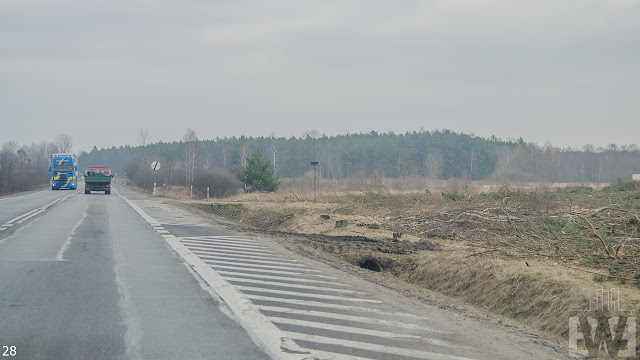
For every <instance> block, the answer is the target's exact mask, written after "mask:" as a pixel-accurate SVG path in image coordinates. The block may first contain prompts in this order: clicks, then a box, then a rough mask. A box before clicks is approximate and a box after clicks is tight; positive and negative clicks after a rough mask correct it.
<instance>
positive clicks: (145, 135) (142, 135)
mask: <svg viewBox="0 0 640 360" xmlns="http://www.w3.org/2000/svg"><path fill="white" fill-rule="evenodd" d="M138 141H139V142H140V145H142V161H141V163H140V169H142V188H143V189H145V190H146V189H147V172H148V169H149V168H148V167H149V164H147V152H148V151H147V144H148V142H149V129H147V128H141V129H140V132H139V133H138Z"/></svg>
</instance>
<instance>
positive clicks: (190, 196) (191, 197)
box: [189, 185, 193, 199]
mask: <svg viewBox="0 0 640 360" xmlns="http://www.w3.org/2000/svg"><path fill="white" fill-rule="evenodd" d="M189 199H193V185H191V192H190V193H189Z"/></svg>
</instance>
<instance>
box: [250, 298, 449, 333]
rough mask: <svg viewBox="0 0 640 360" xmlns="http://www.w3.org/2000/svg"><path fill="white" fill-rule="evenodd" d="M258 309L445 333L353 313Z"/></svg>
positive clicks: (267, 306)
mask: <svg viewBox="0 0 640 360" xmlns="http://www.w3.org/2000/svg"><path fill="white" fill-rule="evenodd" d="M258 309H260V310H262V311H269V312H275V313H281V314H290V315H302V316H313V317H321V318H326V319H336V320H345V321H352V322H361V323H367V324H376V325H382V326H390V327H396V328H401V329H409V330H419V331H428V332H436V333H446V332H445V331H441V330H436V329H431V328H427V327H425V326H422V325H419V324H410V323H406V322H397V321H390V320H384V319H380V318H377V317H364V316H354V315H345V314H338V313H332V312H323V311H314V310H300V309H292V308H286V307H279V306H269V305H258Z"/></svg>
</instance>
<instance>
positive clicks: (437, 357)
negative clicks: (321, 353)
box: [286, 331, 472, 360]
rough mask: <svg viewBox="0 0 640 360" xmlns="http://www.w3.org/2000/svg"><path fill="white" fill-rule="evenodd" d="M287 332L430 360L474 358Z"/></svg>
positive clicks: (303, 338) (299, 337)
mask: <svg viewBox="0 0 640 360" xmlns="http://www.w3.org/2000/svg"><path fill="white" fill-rule="evenodd" d="M286 333H287V334H288V335H289V336H291V337H292V338H293V339H294V340H301V341H309V342H314V343H318V344H324V345H338V346H345V347H350V348H353V349H360V350H368V351H375V352H381V353H385V354H393V355H400V356H412V357H416V358H420V359H428V360H472V359H471V358H467V357H461V356H455V355H447V354H438V353H435V352H429V351H421V350H413V349H404V348H398V347H392V346H386V345H378V344H372V343H365V342H360V341H351V340H344V339H334V338H330V337H326V336H316V335H307V334H299V333H294V332H290V331H287V332H286Z"/></svg>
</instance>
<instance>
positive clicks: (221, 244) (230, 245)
mask: <svg viewBox="0 0 640 360" xmlns="http://www.w3.org/2000/svg"><path fill="white" fill-rule="evenodd" d="M180 241H182V242H183V243H190V244H202V245H203V246H204V245H206V246H218V247H226V248H230V249H231V248H233V249H247V250H260V251H262V252H270V253H273V252H275V251H272V250H269V249H268V248H266V247H264V246H254V245H238V244H235V243H231V242H227V241H203V240H186V239H180Z"/></svg>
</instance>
